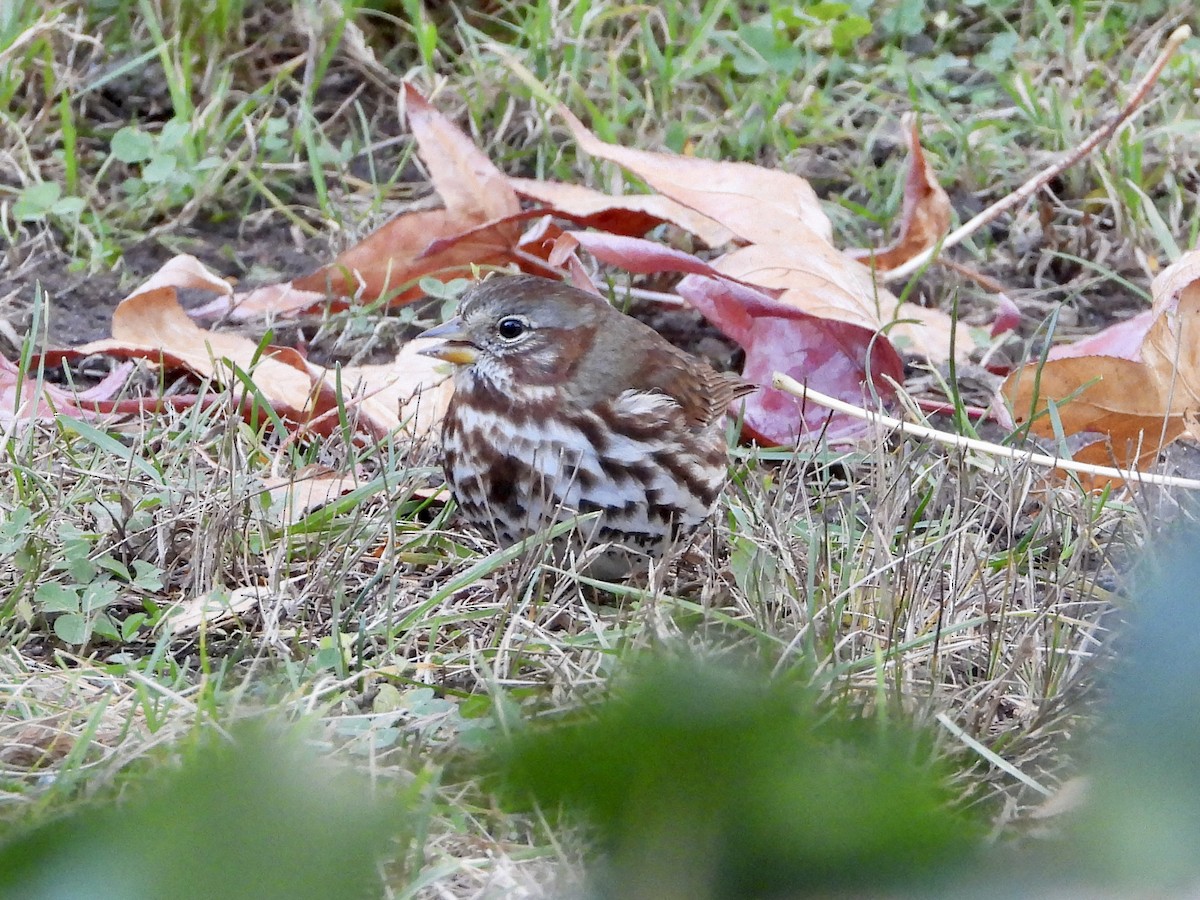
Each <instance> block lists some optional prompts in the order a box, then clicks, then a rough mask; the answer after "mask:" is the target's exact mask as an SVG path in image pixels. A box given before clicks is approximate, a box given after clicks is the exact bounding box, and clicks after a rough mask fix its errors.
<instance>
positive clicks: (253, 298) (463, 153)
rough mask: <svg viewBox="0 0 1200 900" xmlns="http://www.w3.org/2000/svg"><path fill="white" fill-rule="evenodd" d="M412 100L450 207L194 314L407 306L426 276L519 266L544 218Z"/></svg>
mask: <svg viewBox="0 0 1200 900" xmlns="http://www.w3.org/2000/svg"><path fill="white" fill-rule="evenodd" d="M405 102H406V111H407V116H408V124H409V127H410V128H411V129H412V133H413V138H414V140H415V141H416V144H417V152H418V155H419V156H420V157H421V160H422V161H423V162H424V163H425V167H426V169H427V170H428V172H429V176H430V180H431V182H432V184H433V187H434V189H435V190H436V191H437V193H438V195H439V196H440V197H441V199H442V203H443V206H442V207H441V208H438V209H422V210H415V211H412V212H407V213H401V214H400V215H398V216H396V217H395V218H394V219H392V220H391V221H390V222H388V223H387V224H385V225H383V226H382V227H381V228H379V229H377V230H376V231H374V232H372V233H371V234H370V235H368V236H367V237H366V238H365V239H363V240H362V241H361V242H360V243H358V244H356V245H355V246H353V247H351V248H350V249H349V250H346V251H345V252H344V253H342V254H340V255H339V256H338V258H337V259H336V260H334V261H333V263H331V264H330V265H328V266H323V267H322V268H320V269H318V270H317V271H315V272H313V273H311V274H309V275H305V276H303V277H301V278H296V279H294V280H293V281H291V282H290V283H287V284H279V285H269V286H267V287H264V288H259V289H257V290H255V291H251V292H249V293H247V294H243V295H240V296H237V297H231V298H228V299H223V300H219V301H216V302H214V303H211V304H209V305H208V306H205V307H203V308H201V309H199V310H196V311H195V313H194V314H195V315H197V316H200V317H212V316H217V315H229V316H230V317H231V318H233V319H234V320H237V321H244V320H247V319H251V318H256V317H260V316H262V315H263V314H264V313H268V312H271V313H275V314H289V313H293V314H294V313H297V312H302V311H305V310H308V309H312V308H314V307H316V306H318V305H320V304H321V303H323V302H324V301H325V299H326V298H327V296H330V295H332V296H333V297H336V298H350V297H354V298H357V299H358V300H361V301H367V302H370V301H374V300H377V299H379V298H381V297H384V296H387V295H389V294H392V293H395V296H394V297H392V298H391V302H392V303H394V304H398V303H405V302H408V301H410V300H413V299H416V298H418V297H420V296H422V295H423V293H424V292H423V291H421V289H420V288H419V287H417V286H416V281H417V280H418V279H420V278H422V277H425V276H427V275H432V276H436V277H438V278H441V279H443V280H449V279H451V278H455V277H461V276H463V275H466V274H469V273H470V269H471V265H472V264H475V265H480V266H489V265H504V264H507V263H509V262H512V261H513V260H514V248H515V247H516V246H517V243H518V240H519V239H520V236H521V228H522V225H521V223H522V222H523V221H524V220H525V219H527V218H530V217H532V216H535V215H540V213H537V212H536V211H535V212H529V211H527V212H524V213H523V212H522V211H521V205H520V201H519V200H518V199H517V195H516V193H515V192H514V191H513V189H512V188H511V187H510V186H509V184H508V179H507V178H506V176H505V175H504V174H503V173H502V172H500V170H499V169H497V168H496V167H495V166H494V165H492V163H491V161H490V160H489V159H488V158H487V156H486V155H484V154H483V153H482V152H480V150H479V148H478V147H476V146H475V144H474V142H473V141H471V139H470V138H469V137H467V136H466V135H465V134H463V133H462V132H461V131H460V130H459V129H458V128H456V127H455V126H454V124H453V123H451V122H450V120H449V119H447V118H446V117H445V116H443V115H442V114H441V113H439V112H438V111H437V110H436V109H434V108H433V106H432V105H431V104H430V103H429V101H427V100H426V99H425V98H424V97H422V96H421V94H420V93H419V92H418V91H417V90H416V89H414V88H413V87H412V86H411V85H406V86H405ZM341 305H342V306H344V305H345V302H344V301H342V304H341Z"/></svg>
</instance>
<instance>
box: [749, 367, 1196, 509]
mask: <svg viewBox="0 0 1200 900" xmlns="http://www.w3.org/2000/svg"><path fill="white" fill-rule="evenodd" d="M771 383H772V384H773V385H774V386H775V387H776V388H777V389H778V390H781V391H783V392H784V393H785V394H791V395H792V396H793V397H798V398H799V399H801V400H807V401H808V402H810V403H815V404H817V405H818V406H823V407H825V408H826V409H832V410H835V411H836V412H840V413H845V414H846V415H848V416H853V417H854V418H856V419H862V420H863V421H866V422H870V423H872V424H873V425H878V426H880V427H881V428H890V429H892V430H894V431H901V432H903V433H905V434H911V435H913V436H915V437H921V438H927V439H929V440H931V441H937V442H938V443H939V444H945V445H946V446H948V447H962V448H964V449H967V450H975V451H977V452H979V453H988V454H991V455H992V456H999V457H1004V458H1006V459H1012V460H1016V461H1018V462H1025V463H1028V464H1029V465H1033V466H1046V467H1048V468H1051V469H1058V470H1060V471H1064V472H1078V473H1080V474H1081V475H1096V476H1099V477H1101V478H1111V479H1114V480H1118V481H1125V482H1129V483H1131V484H1152V485H1157V486H1158V487H1177V488H1186V489H1187V490H1191V491H1200V481H1198V480H1196V479H1195V478H1177V477H1175V476H1173V475H1153V474H1150V473H1148V472H1142V471H1140V470H1138V469H1117V468H1111V467H1109V466H1096V465H1092V464H1091V463H1081V462H1075V460H1073V459H1062V458H1060V457H1057V456H1047V455H1046V454H1044V453H1032V452H1030V451H1027V450H1014V449H1013V448H1012V447H1003V446H1001V445H1000V444H993V443H991V442H990V441H981V440H977V439H976V438H966V437H962V436H961V435H957V434H947V433H946V432H944V431H938V430H937V429H936V428H929V427H928V426H926V425H916V424H913V423H912V422H904V421H902V420H900V419H897V418H894V417H892V416H889V415H887V414H886V413H880V412H871V411H870V410H866V409H862V408H861V407H858V406H855V405H853V404H852V403H846V402H845V401H844V400H838V399H837V398H836V397H830V396H829V395H828V394H822V393H821V392H820V391H814V390H813V389H812V388H807V387H805V386H804V385H802V384H801V383H800V382H798V381H796V380H795V379H794V378H789V377H788V376H787V375H784V374H783V373H782V372H776V373H775V375H774V376H773V377H772V379H771Z"/></svg>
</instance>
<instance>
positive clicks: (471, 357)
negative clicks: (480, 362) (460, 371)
mask: <svg viewBox="0 0 1200 900" xmlns="http://www.w3.org/2000/svg"><path fill="white" fill-rule="evenodd" d="M417 337H418V338H439V339H441V341H442V342H441V343H440V344H434V345H433V346H432V347H426V348H425V349H424V350H418V351H417V352H418V353H420V354H421V355H422V356H432V357H433V358H434V359H440V360H444V361H445V362H448V363H454V364H455V365H456V366H469V365H470V364H471V363H473V362H475V360H476V359H477V358H478V356H479V350H478V349H477V348H476V346H475V345H474V344H472V343H471V339H470V338H469V337H467V333H466V332H465V331H463V327H462V319H460V318H458V317H457V316H455V317H454V318H453V319H451V320H450V321H449V322H446V323H444V324H442V325H438V326H436V327H434V328H430V329H429V330H428V331H425V332H422V333H421V334H419V335H417Z"/></svg>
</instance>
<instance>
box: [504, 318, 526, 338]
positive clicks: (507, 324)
mask: <svg viewBox="0 0 1200 900" xmlns="http://www.w3.org/2000/svg"><path fill="white" fill-rule="evenodd" d="M528 327H529V323H528V322H526V321H525V320H524V319H522V318H519V317H517V316H505V317H504V318H503V319H501V320H500V321H499V322H497V323H496V334H498V335H500V337H501V338H503V339H504V340H506V341H515V340H516V339H517V338H519V337H520V336H521V335H523V334H524V333H525V330H526V329H527V328H528Z"/></svg>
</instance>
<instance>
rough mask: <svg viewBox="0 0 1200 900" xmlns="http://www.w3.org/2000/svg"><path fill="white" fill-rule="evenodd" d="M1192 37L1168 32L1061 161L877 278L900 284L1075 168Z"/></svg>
mask: <svg viewBox="0 0 1200 900" xmlns="http://www.w3.org/2000/svg"><path fill="white" fill-rule="evenodd" d="M1191 36H1192V29H1191V28H1190V27H1189V26H1187V25H1180V26H1179V27H1178V28H1176V29H1175V30H1174V31H1172V32H1171V34H1170V36H1169V37H1168V38H1167V42H1166V44H1165V45H1163V49H1162V52H1161V53H1159V54H1158V58H1157V59H1155V60H1154V64H1153V65H1152V66H1150V70H1149V71H1148V72H1147V73H1146V74H1145V75H1144V76H1142V80H1141V81H1139V82H1138V83H1137V85H1136V86H1135V87H1134V89H1133V95H1132V96H1131V97H1130V98H1129V100H1128V101H1127V102H1126V103H1125V105H1124V106H1123V107H1121V109H1120V110H1118V111H1117V114H1116V115H1115V116H1113V117H1112V118H1111V119H1109V120H1108V121H1107V122H1106V123H1104V124H1103V125H1101V126H1100V127H1099V128H1097V129H1096V130H1095V131H1093V132H1092V133H1091V134H1090V135H1088V136H1087V137H1086V138H1084V140H1083V142H1082V143H1080V145H1079V146H1078V147H1076V148H1075V149H1074V150H1072V151H1071V152H1070V153H1068V154H1066V155H1065V156H1064V157H1062V159H1060V160H1059V161H1058V162H1056V163H1054V164H1053V165H1051V166H1049V167H1048V168H1046V169H1043V170H1042V171H1041V172H1039V173H1038V174H1037V175H1035V176H1033V177H1032V178H1030V179H1029V180H1028V181H1026V182H1025V183H1024V184H1023V185H1021V186H1020V187H1019V188H1017V189H1016V190H1015V191H1013V192H1012V193H1011V194H1008V195H1006V196H1004V197H1001V198H1000V199H999V200H997V201H996V202H995V203H993V204H992V205H991V206H989V207H988V208H987V209H985V210H983V212H981V213H979V214H978V215H977V216H975V217H974V218H972V219H970V220H969V221H968V222H966V223H965V224H963V225H960V226H959V227H958V228H956V229H955V230H954V231H952V232H950V234H948V235H946V239H945V240H944V241H942V242H941V243H940V244H938V245H936V246H934V247H930V248H929V249H928V250H925V251H924V252H922V253H918V254H917V255H916V256H914V257H913V258H912V259H910V260H909V261H908V262H906V263H905V264H904V265H902V266H897V267H896V268H894V269H891V270H890V271H887V272H880V273H879V274H878V276H877V277H878V278H880V279H881V280H882V281H885V282H886V281H903V280H904V279H906V278H908V277H909V276H910V275H912V274H913V273H914V272H916V271H917V270H918V269H920V268H921V267H922V266H924V265H925V264H926V263H928V262H929V261H930V260H931V259H933V258H934V256H936V255H937V254H938V253H940V252H942V251H944V250H949V249H950V248H951V247H954V246H956V245H958V244H961V243H962V242H963V241H965V240H966V239H967V238H969V237H970V236H971V235H973V234H974V233H975V232H976V231H978V230H979V229H980V228H982V227H983V226H984V225H986V224H987V223H988V222H991V221H992V220H993V219H995V218H997V217H998V216H1000V215H1002V214H1003V213H1006V212H1008V211H1009V210H1010V209H1014V208H1015V207H1017V206H1020V205H1021V204H1022V203H1024V202H1025V201H1026V200H1028V199H1029V198H1030V197H1032V196H1033V195H1034V194H1036V193H1037V192H1038V191H1040V190H1041V189H1042V188H1043V187H1045V186H1046V185H1047V184H1048V183H1049V182H1050V181H1052V180H1053V179H1055V178H1057V177H1058V176H1059V175H1061V174H1062V173H1063V172H1065V171H1066V170H1067V169H1069V168H1071V166H1073V165H1075V164H1076V163H1077V162H1079V161H1080V160H1081V159H1083V158H1084V157H1085V156H1087V155H1088V154H1089V153H1091V152H1092V151H1093V150H1095V149H1096V147H1098V146H1099V145H1100V143H1101V142H1102V141H1105V140H1107V139H1108V138H1110V137H1112V135H1113V133H1114V132H1115V131H1116V130H1117V129H1118V128H1119V127H1120V126H1121V124H1122V123H1123V122H1124V121H1125V120H1126V119H1128V118H1129V117H1130V116H1132V115H1133V114H1134V113H1135V112H1137V111H1138V109H1140V108H1141V105H1142V103H1143V102H1144V101H1145V99H1146V96H1147V95H1148V94H1149V93H1150V89H1151V88H1152V87H1154V84H1155V82H1156V81H1158V76H1159V75H1161V74H1162V70H1163V69H1164V68H1166V65H1167V63H1168V62H1170V61H1171V57H1172V56H1174V55H1175V53H1176V51H1178V50H1179V48H1180V47H1181V46H1183V42H1184V41H1186V40H1187V39H1188V38H1189V37H1191Z"/></svg>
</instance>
